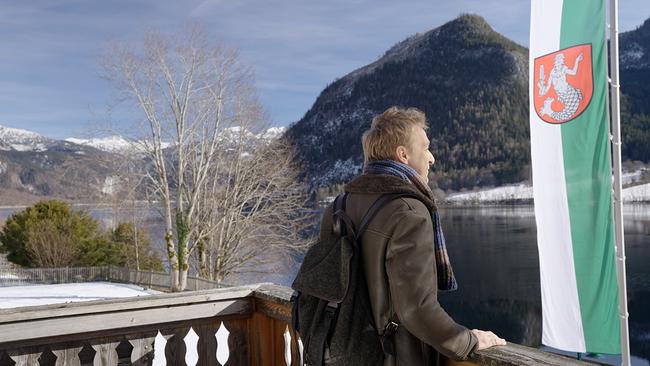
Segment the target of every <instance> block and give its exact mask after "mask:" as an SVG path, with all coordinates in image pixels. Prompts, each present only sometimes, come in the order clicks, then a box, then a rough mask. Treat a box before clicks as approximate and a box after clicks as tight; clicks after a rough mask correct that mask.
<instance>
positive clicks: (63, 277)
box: [0, 266, 226, 291]
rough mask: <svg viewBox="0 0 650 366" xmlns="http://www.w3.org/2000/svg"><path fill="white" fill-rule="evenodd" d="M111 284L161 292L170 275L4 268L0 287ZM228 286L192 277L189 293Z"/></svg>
mask: <svg viewBox="0 0 650 366" xmlns="http://www.w3.org/2000/svg"><path fill="white" fill-rule="evenodd" d="M91 281H108V282H121V283H130V284H135V285H140V286H144V287H147V288H153V289H157V290H163V291H164V290H168V289H169V283H170V281H169V273H166V272H154V271H138V270H135V269H132V268H123V267H115V266H102V267H69V268H67V267H66V268H12V269H8V268H6V269H0V287H2V286H19V285H31V284H54V283H77V282H91ZM219 287H226V286H224V285H222V284H220V283H218V282H216V281H210V280H206V279H204V278H199V277H192V276H188V278H187V287H186V289H187V290H192V291H196V290H207V289H213V288H219Z"/></svg>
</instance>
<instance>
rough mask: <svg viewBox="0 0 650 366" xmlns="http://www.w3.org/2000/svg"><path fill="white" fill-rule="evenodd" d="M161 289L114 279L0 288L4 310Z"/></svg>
mask: <svg viewBox="0 0 650 366" xmlns="http://www.w3.org/2000/svg"><path fill="white" fill-rule="evenodd" d="M157 293H159V292H158V291H153V290H146V289H144V288H142V287H140V286H136V285H127V284H118V283H110V282H92V283H65V284H57V285H28V286H9V287H0V309H8V308H17V307H22V306H39V305H49V304H61V303H70V302H80V301H91V300H107V299H116V298H124V297H134V296H149V295H152V294H157Z"/></svg>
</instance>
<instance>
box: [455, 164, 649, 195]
mask: <svg viewBox="0 0 650 366" xmlns="http://www.w3.org/2000/svg"><path fill="white" fill-rule="evenodd" d="M645 171H646V169H639V170H636V171H634V172H626V173H623V175H622V177H621V181H622V182H623V184H630V183H634V182H638V181H639V180H640V179H641V177H642V175H643V173H644V172H645ZM446 200H447V202H450V203H497V202H512V201H532V200H533V187H532V186H530V185H529V184H526V183H523V182H522V183H519V184H513V185H508V186H503V187H497V188H491V189H485V190H480V191H477V192H463V193H454V194H450V195H449V196H447V198H446ZM623 202H626V203H632V202H650V183H648V184H642V185H638V186H634V187H629V188H625V189H623Z"/></svg>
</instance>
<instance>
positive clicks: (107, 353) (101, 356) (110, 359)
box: [92, 342, 120, 366]
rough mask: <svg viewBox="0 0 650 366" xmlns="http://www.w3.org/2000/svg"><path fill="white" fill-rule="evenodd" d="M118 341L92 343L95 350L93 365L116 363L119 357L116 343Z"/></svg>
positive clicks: (107, 365)
mask: <svg viewBox="0 0 650 366" xmlns="http://www.w3.org/2000/svg"><path fill="white" fill-rule="evenodd" d="M118 344H120V342H107V343H101V344H93V345H92V347H93V349H94V350H95V352H97V353H95V359H94V360H93V365H94V366H113V365H117V362H118V361H119V357H118V356H117V350H116V348H117V345H118Z"/></svg>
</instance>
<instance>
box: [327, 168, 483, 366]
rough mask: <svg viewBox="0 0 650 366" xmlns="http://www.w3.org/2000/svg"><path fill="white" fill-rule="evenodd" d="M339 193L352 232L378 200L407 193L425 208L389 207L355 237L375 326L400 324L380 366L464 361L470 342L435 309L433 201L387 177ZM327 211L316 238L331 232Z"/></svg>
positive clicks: (366, 178) (407, 202) (408, 202)
mask: <svg viewBox="0 0 650 366" xmlns="http://www.w3.org/2000/svg"><path fill="white" fill-rule="evenodd" d="M345 190H346V192H349V193H351V194H350V195H349V196H348V200H347V205H346V206H347V207H346V210H345V211H346V213H347V214H348V215H349V216H350V218H351V219H352V220H353V221H354V223H355V226H357V227H358V226H359V223H360V221H361V218H362V217H363V215H364V214H365V213H366V211H367V210H368V208H369V207H370V205H371V204H372V203H373V202H374V201H375V200H376V199H377V198H378V197H379V196H380V195H381V194H384V193H396V192H412V193H416V194H419V195H420V196H421V198H422V201H424V202H426V205H425V203H423V202H422V201H420V200H418V199H415V198H408V197H407V198H398V199H396V200H393V201H391V202H390V203H388V204H387V205H386V206H385V207H384V208H383V209H382V210H381V211H380V212H379V213H377V216H375V218H374V219H373V220H372V222H371V223H370V225H369V226H368V228H367V229H366V231H365V233H364V234H363V235H362V237H361V247H362V253H363V265H364V270H365V273H366V278H367V281H368V290H369V294H370V303H371V306H372V312H373V314H372V315H373V319H374V321H375V325H376V327H377V328H378V329H379V330H380V331H381V330H383V328H384V326H385V325H386V324H387V323H388V321H389V319H390V317H391V315H392V314H396V315H397V317H398V319H399V323H400V326H399V328H398V330H397V333H396V334H395V336H394V342H395V357H391V356H388V357H386V358H385V360H384V365H385V366H387V365H390V366H392V365H397V366H402V365H439V364H440V362H439V359H438V352H440V353H442V354H444V355H445V356H447V357H449V358H452V359H455V360H462V359H465V358H467V356H468V355H469V354H470V353H471V352H472V351H473V350H474V348H475V346H476V343H477V339H476V337H475V336H474V335H473V334H472V333H471V332H470V331H469V330H468V329H467V328H465V327H463V326H462V325H459V324H457V323H456V322H455V321H454V320H453V319H452V318H451V317H450V316H449V315H448V314H447V313H446V312H445V310H444V309H443V308H442V307H441V306H440V304H439V303H438V296H437V292H438V289H437V279H436V264H435V254H434V244H433V235H434V234H433V226H432V223H431V215H430V213H429V209H435V205H434V203H433V201H432V200H431V199H429V198H428V197H426V196H424V195H422V194H421V193H420V192H419V191H418V190H417V189H416V188H415V186H413V185H411V184H408V183H406V182H404V181H403V180H401V179H400V178H397V177H394V176H389V175H362V176H359V177H357V178H355V179H354V180H353V181H352V182H350V183H349V184H348V185H347V186H346V187H345ZM427 206H428V207H427ZM331 210H332V207H331V206H330V207H329V208H328V209H327V210H326V212H325V214H324V215H323V221H322V223H321V236H322V235H324V234H326V233H329V232H330V231H331V225H332V222H331V216H332V215H331ZM436 350H437V351H438V352H436Z"/></svg>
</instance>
